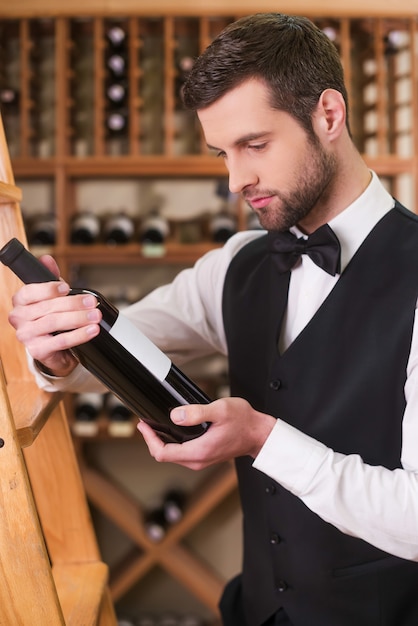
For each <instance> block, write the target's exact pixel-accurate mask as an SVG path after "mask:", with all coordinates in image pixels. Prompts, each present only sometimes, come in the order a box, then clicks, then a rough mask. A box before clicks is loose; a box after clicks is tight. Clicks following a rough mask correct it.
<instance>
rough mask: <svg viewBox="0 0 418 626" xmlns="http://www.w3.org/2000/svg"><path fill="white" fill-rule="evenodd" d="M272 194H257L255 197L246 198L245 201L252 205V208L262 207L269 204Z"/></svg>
mask: <svg viewBox="0 0 418 626" xmlns="http://www.w3.org/2000/svg"><path fill="white" fill-rule="evenodd" d="M272 197H273V196H259V197H257V198H246V200H247V202H248V203H249V204H250V205H251V206H252V207H253V209H264V207H266V206H267V205H268V204H270V202H271V199H272Z"/></svg>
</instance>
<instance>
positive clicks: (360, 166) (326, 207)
mask: <svg viewBox="0 0 418 626" xmlns="http://www.w3.org/2000/svg"><path fill="white" fill-rule="evenodd" d="M352 150H353V151H354V154H352V158H351V159H347V151H346V152H345V157H344V159H340V160H339V161H338V168H337V171H336V174H335V177H334V179H333V181H332V183H331V187H330V190H329V195H328V198H327V200H326V202H321V203H320V204H318V206H316V207H315V208H314V209H313V210H312V211H311V212H310V213H309V215H307V216H306V217H305V218H304V219H303V220H302V221H301V222H300V223H299V224H298V227H299V228H300V230H301V231H302V232H304V233H306V234H307V235H309V234H310V233H312V232H314V231H315V230H316V229H317V228H319V227H320V226H322V225H323V224H326V223H328V222H329V221H330V220H332V219H333V218H334V217H336V216H337V215H338V214H339V213H342V212H343V211H344V210H345V209H346V208H347V207H348V206H350V204H352V203H353V202H354V201H355V200H356V199H357V198H358V197H359V196H361V194H362V193H363V192H364V191H365V190H366V189H367V187H368V186H369V184H370V181H371V178H372V175H371V172H370V170H369V168H368V167H367V165H366V163H365V162H364V161H363V159H362V158H361V156H360V154H359V153H358V152H357V150H356V149H355V148H354V146H353V148H352Z"/></svg>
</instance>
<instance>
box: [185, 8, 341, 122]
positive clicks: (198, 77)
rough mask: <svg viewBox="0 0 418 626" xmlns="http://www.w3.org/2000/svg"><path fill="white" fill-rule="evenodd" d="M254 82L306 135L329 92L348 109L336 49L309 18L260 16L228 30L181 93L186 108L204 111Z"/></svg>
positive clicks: (196, 66) (203, 57)
mask: <svg viewBox="0 0 418 626" xmlns="http://www.w3.org/2000/svg"><path fill="white" fill-rule="evenodd" d="M251 78H258V79H261V80H262V81H264V83H265V84H266V86H267V87H268V89H269V91H270V103H271V106H272V107H273V108H275V109H280V110H283V111H286V112H287V113H289V114H290V115H292V116H293V117H294V118H295V119H296V120H298V121H299V122H300V123H301V125H302V126H303V127H304V128H305V129H306V130H307V131H308V132H311V131H312V123H311V117H312V113H313V111H314V109H315V107H316V105H317V104H318V100H319V97H320V95H321V93H322V92H323V91H324V90H325V89H330V88H331V89H336V90H337V91H339V92H340V93H341V94H342V95H343V98H344V101H345V103H346V106H347V105H348V102H347V90H346V87H345V84H344V73H343V68H342V65H341V60H340V57H339V54H338V51H337V48H336V47H335V45H334V44H333V43H332V42H331V41H330V39H329V38H328V37H327V35H326V34H325V33H324V32H323V31H322V30H321V29H320V28H318V27H317V26H315V25H314V24H313V22H311V21H310V20H309V19H307V18H305V17H297V16H290V15H284V14H281V13H257V14H255V15H250V16H247V17H243V18H241V19H239V20H237V21H236V22H234V23H232V24H230V25H229V26H227V27H226V28H225V29H224V30H223V31H222V32H221V33H220V34H219V35H218V36H217V37H216V38H215V39H214V40H213V42H212V43H211V44H210V45H209V46H208V48H207V49H206V50H205V51H204V52H203V54H202V55H201V56H200V57H199V58H198V59H197V60H196V62H195V64H194V66H193V68H192V70H191V72H190V74H189V76H188V78H187V80H186V83H185V85H184V88H183V102H184V105H185V107H186V108H187V109H189V110H194V111H197V110H199V109H202V108H205V107H207V106H209V105H210V104H213V102H215V101H216V100H218V98H220V97H222V96H223V95H225V94H226V93H227V92H228V91H230V90H231V89H233V88H235V87H237V86H238V85H239V84H241V83H242V82H244V81H246V80H248V79H251ZM347 128H348V114H347Z"/></svg>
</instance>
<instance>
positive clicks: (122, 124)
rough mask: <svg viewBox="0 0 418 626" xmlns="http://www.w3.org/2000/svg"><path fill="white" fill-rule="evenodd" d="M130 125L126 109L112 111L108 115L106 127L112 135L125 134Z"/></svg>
mask: <svg viewBox="0 0 418 626" xmlns="http://www.w3.org/2000/svg"><path fill="white" fill-rule="evenodd" d="M127 125H128V112H127V111H126V110H125V109H120V110H118V111H110V112H109V114H108V116H107V117H106V127H107V130H108V133H109V134H110V135H120V134H123V133H124V132H125V131H126V129H127Z"/></svg>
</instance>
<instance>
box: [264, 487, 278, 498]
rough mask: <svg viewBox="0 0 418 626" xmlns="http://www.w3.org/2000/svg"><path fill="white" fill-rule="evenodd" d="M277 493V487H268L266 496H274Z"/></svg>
mask: <svg viewBox="0 0 418 626" xmlns="http://www.w3.org/2000/svg"><path fill="white" fill-rule="evenodd" d="M276 491H277V489H276V485H267V487H266V494H267V495H268V496H274V494H275V493H276Z"/></svg>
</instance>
